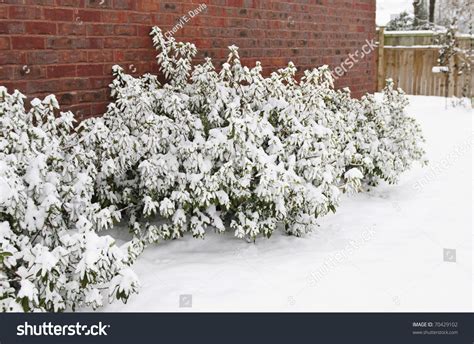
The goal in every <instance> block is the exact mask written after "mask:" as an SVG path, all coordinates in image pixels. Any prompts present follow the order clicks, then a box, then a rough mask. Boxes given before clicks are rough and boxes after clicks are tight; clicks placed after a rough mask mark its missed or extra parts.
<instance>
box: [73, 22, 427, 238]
mask: <svg viewBox="0 0 474 344" xmlns="http://www.w3.org/2000/svg"><path fill="white" fill-rule="evenodd" d="M152 37H153V42H154V45H155V47H156V48H157V50H158V62H159V65H160V70H161V71H162V73H163V74H164V76H165V77H166V78H167V79H168V81H167V83H166V84H164V85H161V84H160V83H159V82H158V79H157V77H156V76H153V75H150V74H147V75H144V76H142V77H139V78H134V77H132V76H130V75H127V74H125V73H124V71H123V69H121V68H120V67H118V66H116V67H114V74H115V80H114V81H113V83H112V85H111V88H112V94H113V95H114V97H115V98H116V101H115V102H114V103H112V104H110V105H109V107H108V111H107V113H106V114H105V115H104V116H103V117H102V118H97V119H92V120H88V121H85V122H83V123H82V124H81V126H80V133H81V139H80V142H81V144H82V145H83V146H84V149H85V150H86V151H87V150H93V151H95V152H96V157H95V166H96V168H97V170H98V174H97V178H96V186H95V190H96V197H97V199H98V201H99V202H100V204H101V206H102V207H113V208H114V209H124V211H125V214H126V217H127V219H128V221H129V223H130V229H131V231H132V232H133V233H135V234H136V235H137V236H138V237H140V238H141V239H144V240H146V241H147V242H154V241H158V240H160V239H170V238H177V237H180V236H181V235H183V233H184V232H188V231H189V232H191V233H192V234H193V235H194V236H196V237H202V236H203V235H204V233H205V230H206V229H207V228H208V227H212V228H214V229H215V230H217V231H224V230H226V229H228V228H231V229H232V230H233V231H234V232H235V235H236V236H238V237H241V238H246V239H248V240H254V239H255V238H256V237H257V236H259V235H263V236H266V237H269V236H270V235H271V234H272V232H273V231H274V230H275V229H276V228H277V226H278V225H279V224H281V225H283V226H284V227H285V229H286V231H287V232H288V233H291V234H295V235H302V234H304V233H306V232H308V231H310V230H311V229H313V228H314V227H315V226H316V220H317V218H318V217H320V216H324V215H325V214H327V213H328V212H329V211H335V210H336V207H337V206H338V200H339V195H340V193H341V192H345V191H347V190H359V189H360V187H361V185H362V180H363V179H364V178H365V179H370V180H375V179H376V177H377V178H382V179H385V180H388V181H391V182H392V181H396V177H397V176H398V175H399V173H400V172H402V171H403V170H405V169H406V168H407V167H408V166H409V164H410V163H411V161H412V160H417V159H419V158H420V156H421V154H422V151H421V149H420V148H419V145H418V144H419V139H420V138H421V136H420V135H418V131H417V130H418V127H416V125H414V126H413V128H412V127H410V125H412V124H411V123H412V122H411V120H410V119H408V118H407V117H405V115H404V113H403V107H404V106H405V105H406V104H405V103H404V99H405V98H404V97H403V95H402V94H401V93H398V91H394V90H393V87H392V89H390V88H387V92H386V93H385V100H384V102H382V103H379V102H376V101H375V100H373V98H371V97H366V98H364V99H363V100H362V101H359V100H356V99H352V98H351V97H350V94H349V93H348V92H347V91H336V90H334V89H333V84H332V77H331V75H330V70H329V68H328V67H325V66H324V67H321V68H319V69H314V70H311V71H306V72H305V73H304V77H303V78H302V79H301V80H299V81H298V80H296V78H295V74H296V68H295V66H294V65H293V64H292V63H290V64H289V65H288V67H287V68H283V69H281V70H278V71H276V72H274V73H272V74H271V76H270V77H268V78H265V77H263V76H262V68H261V66H260V64H259V63H257V64H256V66H255V67H253V68H248V67H246V66H242V65H241V62H240V58H239V54H238V48H237V47H235V46H232V47H229V49H230V53H229V58H228V60H227V62H226V63H224V64H223V66H222V68H221V70H220V71H219V72H217V71H216V69H215V67H214V65H213V64H212V61H211V60H210V59H206V61H205V62H204V63H203V64H198V65H195V66H194V67H193V64H192V59H193V57H194V56H195V55H196V48H195V46H194V45H193V44H190V43H181V42H176V41H175V40H174V38H165V37H164V35H163V34H162V32H161V30H160V29H158V28H156V27H155V28H154V29H153V30H152ZM392 102H393V103H392ZM407 125H409V127H407ZM402 133H403V134H404V136H399V135H400V134H402ZM394 135H395V136H394ZM410 135H412V136H410ZM395 137H397V138H398V139H399V140H398V141H395V140H394V138H395ZM386 154H391V155H386ZM397 154H400V156H398V155H397ZM387 162H388V163H389V164H387V165H384V164H386V163H387ZM157 215H158V218H159V220H156V219H155V218H156V216H157Z"/></svg>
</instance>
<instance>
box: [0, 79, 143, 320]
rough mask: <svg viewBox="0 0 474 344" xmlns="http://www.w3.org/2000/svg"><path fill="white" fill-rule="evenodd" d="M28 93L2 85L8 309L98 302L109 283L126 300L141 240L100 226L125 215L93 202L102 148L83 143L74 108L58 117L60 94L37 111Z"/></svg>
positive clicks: (3, 295) (3, 299) (2, 267)
mask: <svg viewBox="0 0 474 344" xmlns="http://www.w3.org/2000/svg"><path fill="white" fill-rule="evenodd" d="M24 98H25V97H24V96H23V95H22V94H21V93H19V92H18V91H15V92H14V93H13V94H8V93H7V90H6V88H4V87H0V310H2V311H55V312H56V311H63V310H69V309H72V310H74V309H75V308H77V307H79V306H83V305H90V306H92V307H97V306H100V305H102V303H103V301H102V299H103V297H102V293H101V290H102V289H106V288H108V290H109V297H110V298H117V299H122V300H124V301H126V300H127V298H128V297H129V295H130V294H131V293H133V292H135V291H136V290H137V286H138V282H137V279H136V276H135V275H134V274H133V272H132V271H131V270H130V268H129V266H130V264H131V263H132V261H133V259H134V257H136V254H137V253H138V252H139V250H140V248H141V246H140V244H139V243H137V242H136V241H132V242H130V243H128V244H126V245H125V246H124V247H118V246H116V245H115V243H114V240H113V239H112V238H111V237H110V236H102V237H101V236H98V235H97V233H96V232H95V230H96V229H97V228H103V227H109V226H110V225H111V224H112V220H113V218H114V217H116V218H119V216H120V213H119V212H117V211H116V209H114V208H113V207H109V208H101V207H100V206H99V204H98V203H96V202H94V200H93V195H94V181H95V179H96V174H97V171H96V169H95V167H94V165H93V164H92V163H91V162H92V161H93V159H94V156H95V153H94V151H86V150H84V148H83V147H82V146H81V145H79V144H78V142H77V138H76V136H77V135H76V133H75V130H74V128H73V122H74V118H73V115H72V113H70V112H65V113H64V112H62V113H60V114H59V116H56V115H57V112H58V109H59V106H58V103H57V101H56V98H55V97H54V96H48V97H46V98H45V99H44V100H43V101H41V100H39V99H34V100H33V101H32V102H31V110H29V111H26V110H25V108H24Z"/></svg>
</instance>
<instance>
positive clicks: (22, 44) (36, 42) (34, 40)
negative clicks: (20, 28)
mask: <svg viewBox="0 0 474 344" xmlns="http://www.w3.org/2000/svg"><path fill="white" fill-rule="evenodd" d="M11 41H12V49H44V48H45V40H44V38H42V37H32V36H15V37H12V38H11Z"/></svg>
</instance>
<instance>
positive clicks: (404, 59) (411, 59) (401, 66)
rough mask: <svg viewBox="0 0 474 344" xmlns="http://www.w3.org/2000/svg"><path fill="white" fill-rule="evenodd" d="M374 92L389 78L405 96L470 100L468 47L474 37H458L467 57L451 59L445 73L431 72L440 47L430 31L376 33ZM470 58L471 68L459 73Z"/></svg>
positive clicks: (473, 86) (471, 80) (473, 83)
mask: <svg viewBox="0 0 474 344" xmlns="http://www.w3.org/2000/svg"><path fill="white" fill-rule="evenodd" d="M378 36H379V51H378V54H379V56H378V77H377V79H378V80H377V90H378V91H380V90H381V89H382V88H383V87H384V84H385V80H386V79H388V78H392V79H393V80H394V82H395V84H396V85H397V86H398V87H401V88H402V89H403V90H404V91H405V92H407V93H408V94H414V95H427V96H449V97H452V96H456V97H463V96H464V97H466V96H467V97H471V98H472V97H473V93H472V91H473V90H474V78H473V77H472V74H473V73H472V69H473V68H474V64H473V61H472V46H473V43H474V37H472V36H468V35H464V36H460V37H459V38H458V39H459V44H460V46H461V47H463V48H466V49H468V50H470V54H468V56H458V55H456V56H455V57H453V58H451V61H450V64H449V70H450V72H449V73H433V67H435V66H438V56H439V49H440V46H438V45H436V44H435V34H434V33H433V32H431V31H407V32H385V31H384V30H383V28H381V29H380V31H379V35H378ZM469 58H470V59H471V68H470V69H469V70H467V69H465V70H461V66H462V64H463V62H464V61H465V60H467V59H469Z"/></svg>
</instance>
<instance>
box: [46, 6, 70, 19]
mask: <svg viewBox="0 0 474 344" xmlns="http://www.w3.org/2000/svg"><path fill="white" fill-rule="evenodd" d="M43 13H44V18H45V19H47V20H52V21H72V20H73V17H74V12H73V10H72V9H63V8H45V9H44V12H43Z"/></svg>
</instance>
